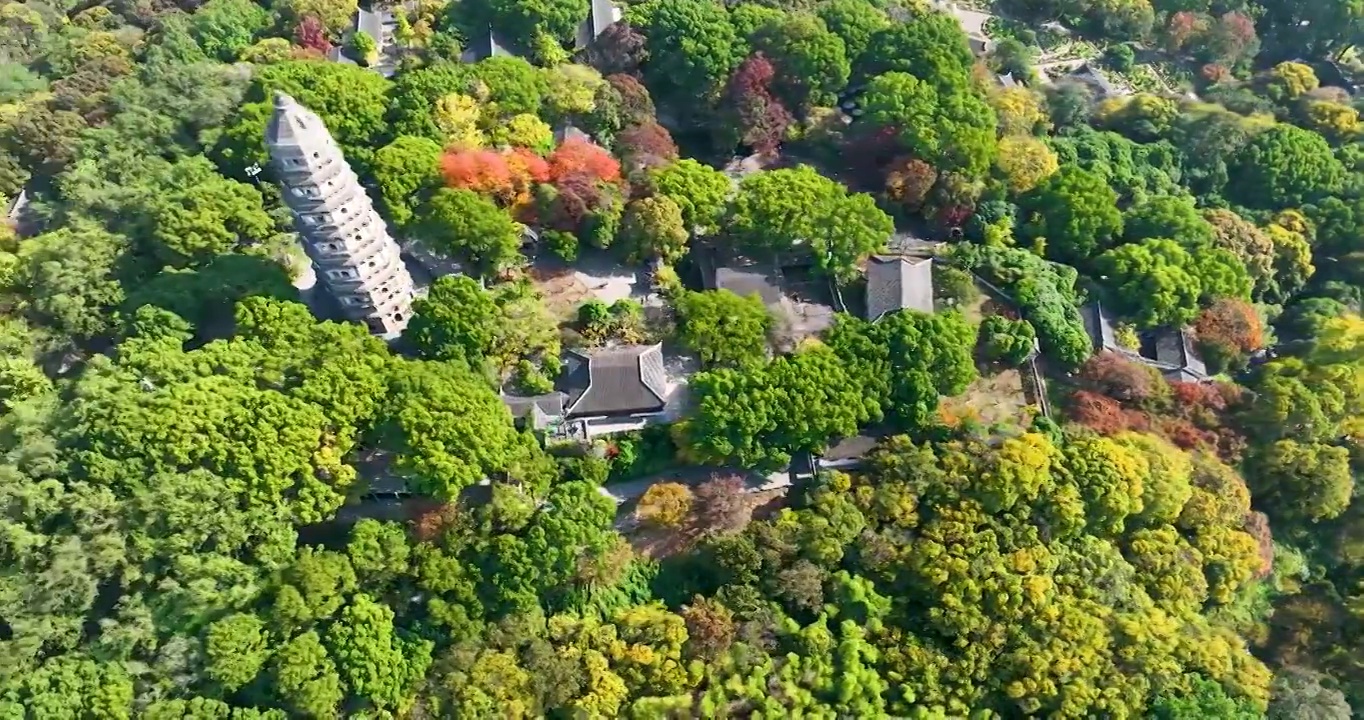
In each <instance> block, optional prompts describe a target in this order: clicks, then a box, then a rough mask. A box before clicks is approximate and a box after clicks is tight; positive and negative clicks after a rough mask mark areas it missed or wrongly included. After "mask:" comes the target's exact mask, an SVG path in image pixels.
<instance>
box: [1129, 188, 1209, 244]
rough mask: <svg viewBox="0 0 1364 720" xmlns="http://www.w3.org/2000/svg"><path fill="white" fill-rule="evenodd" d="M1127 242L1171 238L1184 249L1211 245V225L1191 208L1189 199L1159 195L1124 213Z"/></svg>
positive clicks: (1191, 201)
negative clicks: (1184, 247) (1183, 246)
mask: <svg viewBox="0 0 1364 720" xmlns="http://www.w3.org/2000/svg"><path fill="white" fill-rule="evenodd" d="M1123 230H1124V233H1123V234H1124V236H1125V237H1126V239H1127V240H1128V242H1134V241H1137V240H1145V239H1147V238H1174V239H1176V240H1178V241H1179V242H1180V243H1181V244H1183V245H1185V246H1193V245H1203V244H1209V243H1212V242H1213V238H1214V233H1213V227H1212V224H1211V223H1209V222H1208V221H1207V220H1206V219H1205V218H1204V217H1203V215H1202V214H1201V213H1199V211H1198V210H1197V209H1196V208H1195V207H1194V204H1193V199H1192V198H1185V197H1177V196H1172V195H1158V196H1156V197H1153V198H1150V199H1148V200H1145V201H1143V202H1140V203H1137V204H1136V205H1133V206H1132V207H1130V208H1128V209H1127V211H1126V212H1124V213H1123Z"/></svg>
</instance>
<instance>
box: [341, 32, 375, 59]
mask: <svg viewBox="0 0 1364 720" xmlns="http://www.w3.org/2000/svg"><path fill="white" fill-rule="evenodd" d="M348 45H349V47H347V48H346V49H347V50H349V51H350V53H351V55H352V56H353V57H355V58H356V59H357V60H358V61H359V62H360V64H361V65H363V66H365V67H373V66H374V64H375V63H377V62H379V43H377V42H375V41H374V38H372V37H370V36H369V33H367V32H364V31H363V30H356V31H355V32H352V33H351V34H350V42H349V43H348Z"/></svg>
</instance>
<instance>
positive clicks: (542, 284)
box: [528, 267, 592, 320]
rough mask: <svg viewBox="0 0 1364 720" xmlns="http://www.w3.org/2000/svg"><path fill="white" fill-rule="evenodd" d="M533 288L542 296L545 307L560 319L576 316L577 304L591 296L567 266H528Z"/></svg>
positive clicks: (569, 318) (570, 318)
mask: <svg viewBox="0 0 1364 720" xmlns="http://www.w3.org/2000/svg"><path fill="white" fill-rule="evenodd" d="M528 274H529V275H530V279H531V282H532V283H534V284H535V289H536V290H538V291H540V295H541V296H542V297H544V302H545V307H547V308H549V311H550V312H551V313H553V314H554V317H557V318H560V319H561V320H572V319H573V318H575V317H577V312H578V306H579V305H581V304H583V301H584V300H587V299H588V298H590V297H592V291H591V290H589V289H588V287H587V286H586V285H584V284H583V282H582V281H581V280H579V279H578V276H577V275H575V274H574V273H573V271H572V270H571V269H568V268H562V269H560V268H555V269H545V268H536V267H533V268H530V270H529V271H528Z"/></svg>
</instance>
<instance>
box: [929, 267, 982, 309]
mask: <svg viewBox="0 0 1364 720" xmlns="http://www.w3.org/2000/svg"><path fill="white" fill-rule="evenodd" d="M933 292H934V296H935V300H936V301H937V302H938V303H939V304H941V305H943V306H945V307H948V308H954V307H962V306H965V305H971V304H972V303H974V302H976V301H977V300H979V299H980V288H978V287H976V281H975V278H973V277H971V273H969V272H966V271H965V270H962V269H961V268H954V267H952V266H951V265H944V264H942V263H934V264H933Z"/></svg>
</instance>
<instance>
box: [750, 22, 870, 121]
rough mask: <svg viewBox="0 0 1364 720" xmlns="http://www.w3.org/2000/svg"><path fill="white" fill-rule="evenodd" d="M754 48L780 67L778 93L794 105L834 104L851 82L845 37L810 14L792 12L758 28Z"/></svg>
mask: <svg viewBox="0 0 1364 720" xmlns="http://www.w3.org/2000/svg"><path fill="white" fill-rule="evenodd" d="M752 45H753V49H754V50H755V51H758V52H761V53H763V54H764V55H766V56H767V58H768V59H769V60H771V61H772V64H773V66H774V67H775V68H776V70H777V77H776V83H777V85H776V87H777V94H778V96H780V97H781V98H782V99H783V100H784V101H785V102H786V104H787V106H788V107H791V108H809V107H811V106H815V105H832V104H833V103H834V100H835V99H836V95H837V93H838V92H839V91H841V90H842V89H843V87H844V86H845V85H847V84H848V76H849V75H850V74H851V73H852V65H851V63H850V61H849V58H848V55H847V49H846V47H845V46H844V44H843V39H842V38H840V37H839V36H838V35H836V34H834V33H832V32H830V31H829V29H828V28H827V27H826V26H825V24H824V21H823V20H821V19H820V18H819V17H817V16H815V15H811V14H808V13H791V14H789V15H785V16H783V17H782V18H780V19H778V20H773V21H771V22H768V23H766V24H764V25H763V26H762V27H760V28H758V30H757V32H756V33H754V35H753V37H752Z"/></svg>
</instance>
